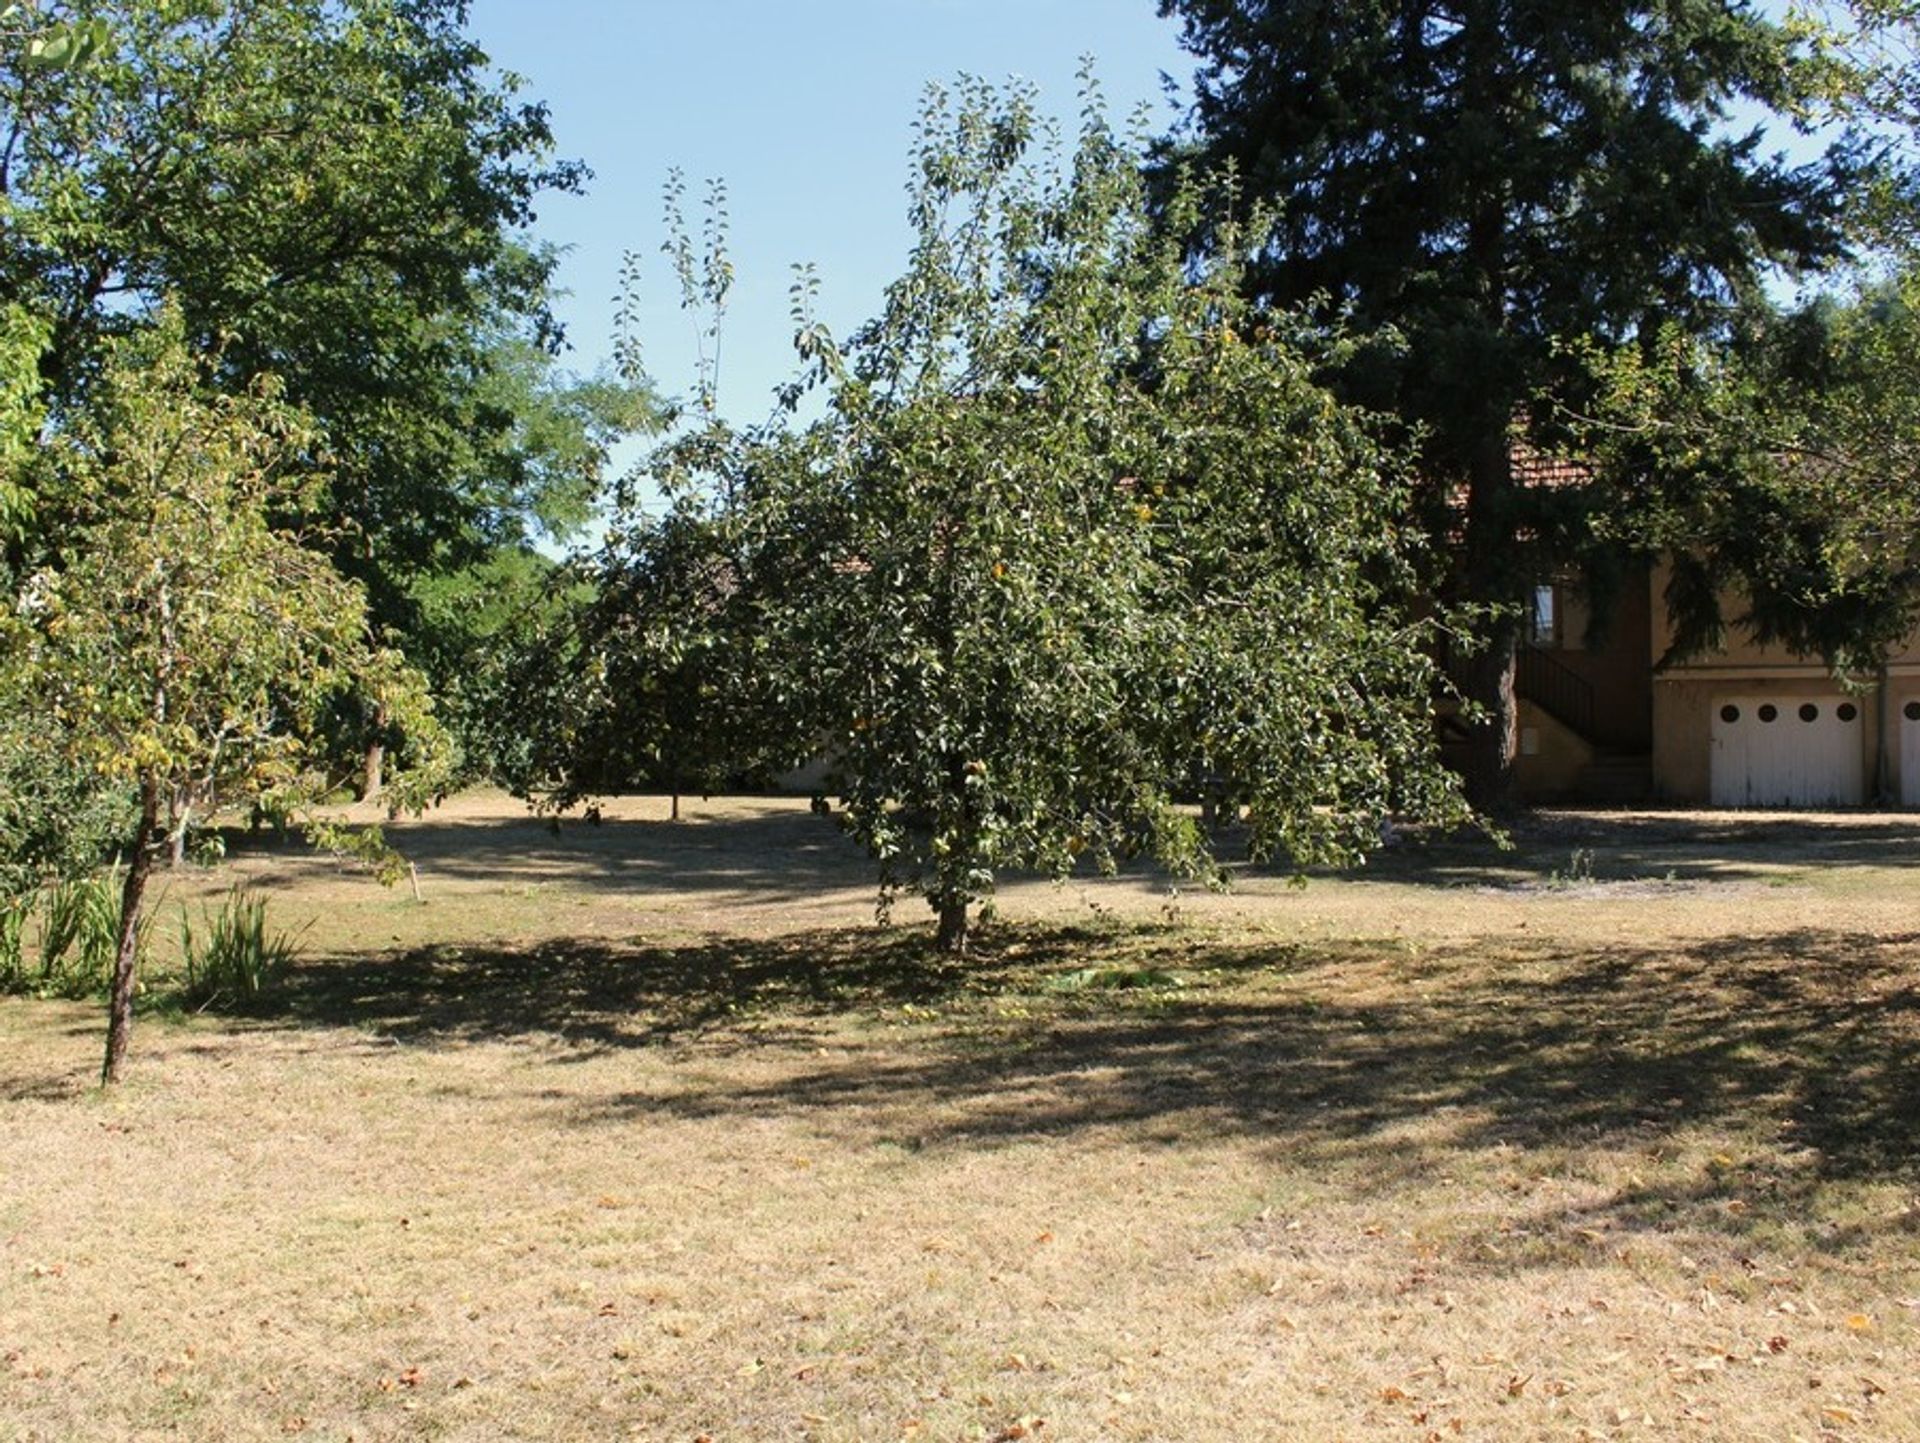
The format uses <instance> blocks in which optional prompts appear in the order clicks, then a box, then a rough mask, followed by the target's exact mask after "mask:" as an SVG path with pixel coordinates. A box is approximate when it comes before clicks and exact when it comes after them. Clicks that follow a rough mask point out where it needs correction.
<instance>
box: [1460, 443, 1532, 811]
mask: <svg viewBox="0 0 1920 1443" xmlns="http://www.w3.org/2000/svg"><path fill="white" fill-rule="evenodd" d="M1485 427H1486V434H1485V437H1484V439H1483V440H1482V441H1481V443H1480V446H1479V449H1478V452H1477V454H1476V455H1475V456H1474V458H1473V469H1472V474H1471V476H1470V478H1469V483H1468V484H1469V490H1468V497H1467V537H1466V542H1467V584H1468V592H1467V594H1468V596H1469V598H1470V599H1471V600H1473V601H1476V602H1480V603H1483V604H1489V605H1492V606H1494V607H1496V608H1497V610H1496V611H1495V612H1494V614H1493V616H1492V618H1491V620H1490V621H1489V622H1488V635H1487V645H1486V647H1485V649H1484V650H1482V651H1481V652H1479V653H1478V654H1477V655H1476V656H1475V657H1474V658H1473V664H1472V666H1471V667H1470V668H1469V669H1468V673H1467V699H1468V700H1469V701H1471V702H1473V703H1475V704H1476V705H1477V706H1478V707H1479V709H1480V713H1481V714H1480V717H1479V719H1478V720H1477V721H1475V722H1473V723H1472V724H1471V725H1470V726H1469V728H1468V744H1467V775H1466V793H1467V800H1468V801H1469V802H1471V803H1472V804H1473V806H1474V807H1475V808H1477V809H1478V810H1480V811H1482V812H1504V811H1507V810H1510V809H1511V808H1512V807H1513V805H1514V803H1515V795H1514V766H1515V763H1516V762H1517V761H1518V759H1519V755H1520V701H1519V697H1518V695H1517V693H1516V691H1515V687H1514V683H1515V679H1516V672H1517V671H1518V668H1519V659H1520V638H1521V632H1522V629H1523V628H1524V627H1525V625H1526V620H1525V616H1524V614H1523V613H1524V602H1525V598H1526V595H1527V583H1528V581H1529V579H1530V578H1528V577H1527V576H1526V575H1525V574H1524V573H1523V572H1522V569H1521V568H1523V567H1524V565H1525V561H1524V559H1523V558H1522V557H1521V556H1520V555H1518V554H1517V552H1518V550H1519V548H1518V547H1517V546H1516V544H1515V534H1514V530H1515V528H1514V516H1513V508H1514V496H1513V459H1512V455H1511V453H1510V451H1509V449H1508V446H1509V443H1508V439H1507V423H1506V418H1504V417H1502V416H1499V415H1497V414H1496V415H1491V416H1489V417H1488V418H1487V420H1486V422H1485Z"/></svg>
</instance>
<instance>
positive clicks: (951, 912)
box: [933, 898, 968, 957]
mask: <svg viewBox="0 0 1920 1443" xmlns="http://www.w3.org/2000/svg"><path fill="white" fill-rule="evenodd" d="M934 910H935V911H936V912H938V913H939V914H940V929H939V931H938V932H936V933H935V934H934V939H933V942H934V946H935V947H937V948H939V949H940V951H942V952H944V953H946V954H947V955H948V956H949V957H964V956H966V955H967V937H968V927H967V903H966V899H965V898H962V899H961V900H959V901H957V902H956V901H942V902H936V903H935V904H934Z"/></svg>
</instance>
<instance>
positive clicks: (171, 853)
mask: <svg viewBox="0 0 1920 1443" xmlns="http://www.w3.org/2000/svg"><path fill="white" fill-rule="evenodd" d="M192 819H193V803H192V802H191V801H182V800H180V797H179V794H178V793H176V794H175V796H174V804H173V813H172V815H171V816H169V817H168V818H167V866H168V867H169V868H170V869H172V870H173V871H176V872H177V871H179V870H180V869H181V868H182V867H184V866H185V865H186V864H187V826H188V824H189V823H190V822H191V821H192Z"/></svg>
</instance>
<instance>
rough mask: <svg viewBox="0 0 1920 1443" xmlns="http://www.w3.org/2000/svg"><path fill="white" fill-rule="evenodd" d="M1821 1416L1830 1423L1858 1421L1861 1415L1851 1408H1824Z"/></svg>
mask: <svg viewBox="0 0 1920 1443" xmlns="http://www.w3.org/2000/svg"><path fill="white" fill-rule="evenodd" d="M1820 1416H1821V1417H1822V1418H1825V1419H1826V1420H1827V1421H1828V1422H1829V1423H1858V1422H1859V1421H1860V1415H1859V1414H1857V1413H1855V1412H1854V1411H1853V1410H1852V1409H1851V1408H1822V1409H1821V1410H1820Z"/></svg>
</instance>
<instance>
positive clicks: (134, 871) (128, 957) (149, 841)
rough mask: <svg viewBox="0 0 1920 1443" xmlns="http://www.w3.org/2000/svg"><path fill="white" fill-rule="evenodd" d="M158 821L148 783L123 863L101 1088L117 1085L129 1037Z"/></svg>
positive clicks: (154, 791) (154, 792) (156, 800)
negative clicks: (129, 853)
mask: <svg viewBox="0 0 1920 1443" xmlns="http://www.w3.org/2000/svg"><path fill="white" fill-rule="evenodd" d="M159 818H160V792H159V788H158V787H157V786H155V784H154V783H153V782H152V781H151V780H149V781H145V782H142V783H141V785H140V837H139V840H138V841H137V842H135V843H134V847H133V855H132V857H130V858H129V859H128V862H127V880H126V882H125V883H124V884H123V885H122V887H121V889H120V944H119V947H118V949H117V950H116V951H115V953H114V959H113V991H112V993H111V995H110V997H109V998H108V1001H107V1057H106V1061H105V1063H104V1064H102V1066H101V1068H100V1082H101V1085H102V1086H108V1087H110V1086H112V1085H113V1084H114V1083H117V1082H119V1081H120V1074H121V1072H122V1070H123V1069H124V1067H125V1066H126V1060H127V1043H128V1041H129V1039H130V1038H131V1037H132V1034H133V989H134V985H135V983H136V982H137V981H138V971H139V965H140V904H141V900H142V898H143V897H144V896H145V893H146V890H147V875H148V873H149V872H151V871H152V870H153V848H154V843H155V841H156V838H155V837H154V829H155V827H156V826H157V825H158V824H159Z"/></svg>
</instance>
